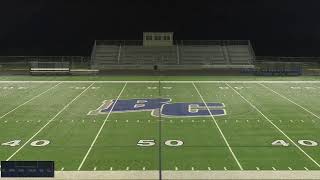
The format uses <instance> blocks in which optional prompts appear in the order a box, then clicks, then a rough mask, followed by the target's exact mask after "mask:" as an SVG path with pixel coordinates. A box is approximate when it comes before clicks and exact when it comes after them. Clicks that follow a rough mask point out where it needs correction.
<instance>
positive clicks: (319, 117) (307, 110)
mask: <svg viewBox="0 0 320 180" xmlns="http://www.w3.org/2000/svg"><path fill="white" fill-rule="evenodd" d="M259 84H260V85H261V86H263V87H265V88H266V89H268V90H269V91H272V92H273V93H275V94H277V95H278V96H280V97H282V98H284V99H286V100H288V101H289V102H291V103H292V104H295V105H296V106H298V107H300V108H301V109H303V110H305V111H306V112H308V113H310V114H311V115H313V116H314V117H316V118H318V119H320V116H318V115H316V114H314V113H313V112H311V111H310V110H309V109H307V108H305V107H303V106H301V105H300V104H298V103H296V102H294V101H293V100H291V99H289V98H287V97H286V96H284V95H282V94H280V93H278V92H276V91H275V90H273V89H271V88H270V87H268V86H266V85H264V84H261V83H259Z"/></svg>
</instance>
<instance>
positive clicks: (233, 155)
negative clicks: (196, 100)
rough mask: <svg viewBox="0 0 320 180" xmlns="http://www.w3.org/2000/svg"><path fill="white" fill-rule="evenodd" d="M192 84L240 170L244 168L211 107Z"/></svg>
mask: <svg viewBox="0 0 320 180" xmlns="http://www.w3.org/2000/svg"><path fill="white" fill-rule="evenodd" d="M192 84H193V87H194V88H195V90H196V91H197V93H198V94H199V96H200V98H201V100H202V102H203V103H204V105H205V106H206V108H207V110H208V112H209V114H210V116H211V118H212V120H213V121H214V123H215V125H216V127H217V128H218V130H219V132H220V134H221V136H222V138H223V140H224V142H225V144H226V145H227V147H228V149H229V151H230V153H231V155H232V157H233V159H234V160H235V161H236V163H237V164H238V166H239V168H240V170H243V168H242V166H241V164H240V162H239V160H238V158H237V157H236V155H235V154H234V152H233V150H232V148H231V147H230V145H229V142H228V141H227V139H226V137H225V136H224V134H223V132H222V130H221V129H220V126H219V124H218V123H217V121H216V119H215V118H214V116H213V115H212V113H211V111H210V109H209V107H208V105H207V103H206V102H205V100H204V99H203V97H202V95H201V93H200V92H199V90H198V88H197V86H196V85H195V84H194V83H192Z"/></svg>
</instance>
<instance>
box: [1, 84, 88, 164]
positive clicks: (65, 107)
mask: <svg viewBox="0 0 320 180" xmlns="http://www.w3.org/2000/svg"><path fill="white" fill-rule="evenodd" d="M93 84H94V83H92V84H91V85H90V86H88V87H87V88H86V89H85V90H83V91H82V92H81V93H80V94H78V95H77V96H76V97H75V98H74V99H72V100H71V101H70V102H69V103H68V104H67V105H65V106H64V107H63V108H62V109H61V110H60V111H59V112H58V113H57V114H56V115H55V116H54V117H52V118H51V119H50V120H49V121H48V122H47V123H46V124H45V125H44V126H42V127H41V128H40V129H39V130H38V131H37V132H36V133H35V134H34V135H33V136H32V137H31V138H29V140H28V141H27V142H25V143H24V144H23V145H22V146H21V147H20V148H19V149H18V150H17V151H15V152H14V153H13V154H12V155H11V156H10V157H9V158H8V159H7V160H6V161H9V160H10V159H11V158H12V157H14V156H15V155H16V154H17V153H18V152H19V151H20V150H21V149H22V148H24V147H25V146H26V145H27V144H28V143H29V142H30V141H31V140H32V139H33V138H34V137H36V136H37V135H38V134H39V133H40V132H41V131H42V130H43V129H44V128H46V127H47V126H48V125H49V124H50V123H51V122H52V121H53V120H54V119H55V118H56V117H58V116H59V115H60V114H61V113H62V112H63V111H64V110H65V109H67V108H68V107H69V106H70V105H71V104H72V103H73V102H74V101H76V100H77V99H78V98H79V97H80V96H81V95H82V94H83V93H85V92H86V91H87V90H88V89H89V88H90V87H91V86H92V85H93Z"/></svg>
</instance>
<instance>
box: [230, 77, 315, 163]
mask: <svg viewBox="0 0 320 180" xmlns="http://www.w3.org/2000/svg"><path fill="white" fill-rule="evenodd" d="M226 85H227V86H229V87H230V88H231V89H232V90H233V91H234V92H235V93H237V94H238V95H239V96H240V97H241V98H242V99H243V100H245V101H246V102H247V103H248V104H249V105H250V106H251V107H252V108H253V109H255V110H256V111H257V112H258V113H260V114H261V115H262V116H263V117H264V118H265V119H266V120H267V121H268V122H269V123H270V124H271V125H272V126H273V127H274V128H276V129H277V130H278V131H279V132H280V133H281V134H282V135H283V136H285V137H286V138H287V139H288V140H289V141H290V142H291V143H292V144H293V145H295V146H296V147H297V148H298V149H299V150H300V151H301V152H302V153H303V154H304V155H305V156H307V157H308V158H309V159H310V160H311V161H312V162H313V163H315V164H316V165H317V166H318V167H319V168H320V164H319V163H318V162H317V161H316V160H314V159H313V158H312V157H311V156H310V155H309V154H307V153H306V152H305V151H304V150H303V149H302V148H301V147H300V146H298V145H297V144H296V143H295V142H294V141H293V140H292V139H291V138H290V137H289V136H288V135H287V134H286V133H284V132H283V131H282V130H281V129H280V128H279V127H278V126H277V125H275V124H274V123H273V122H272V121H270V119H269V118H268V117H267V116H266V115H264V114H263V113H262V112H261V111H260V110H259V109H258V108H257V107H256V106H255V105H253V104H252V103H251V102H250V101H248V100H247V99H246V98H245V97H243V96H242V95H241V94H240V93H239V92H238V91H237V90H235V89H233V88H232V87H231V86H230V85H229V84H228V83H226Z"/></svg>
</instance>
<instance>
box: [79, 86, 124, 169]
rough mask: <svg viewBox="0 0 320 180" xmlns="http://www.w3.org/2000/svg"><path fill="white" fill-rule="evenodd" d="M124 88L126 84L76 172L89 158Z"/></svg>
mask: <svg viewBox="0 0 320 180" xmlns="http://www.w3.org/2000/svg"><path fill="white" fill-rule="evenodd" d="M126 86H127V82H126V83H125V84H124V86H123V88H122V90H121V91H120V93H119V95H118V97H117V99H116V100H115V102H114V104H113V105H112V107H111V109H110V111H109V113H108V115H107V117H106V118H105V120H104V121H103V123H102V125H101V127H100V129H99V131H98V133H97V135H96V136H95V138H94V140H93V141H92V143H91V145H90V147H89V149H88V151H87V153H86V154H85V156H84V158H83V159H82V161H81V163H80V165H79V167H78V171H80V169H81V168H82V166H83V164H84V163H85V161H86V160H87V157H88V156H89V154H90V152H91V150H92V148H93V146H94V144H95V143H96V141H97V139H98V137H99V135H100V133H101V132H102V129H103V127H104V125H105V124H106V122H107V120H108V118H109V116H110V114H111V112H112V110H113V108H114V107H115V105H116V104H117V102H118V100H119V98H120V96H121V94H122V92H123V91H124V89H125V88H126Z"/></svg>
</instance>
